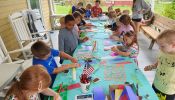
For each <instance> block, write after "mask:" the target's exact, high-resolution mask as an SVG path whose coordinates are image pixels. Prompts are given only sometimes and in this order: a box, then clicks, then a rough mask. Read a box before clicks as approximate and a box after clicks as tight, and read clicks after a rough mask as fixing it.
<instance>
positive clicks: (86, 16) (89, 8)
mask: <svg viewBox="0 0 175 100" xmlns="http://www.w3.org/2000/svg"><path fill="white" fill-rule="evenodd" d="M91 9H92V5H91V4H87V5H86V14H85V18H87V19H89V18H90V17H91Z"/></svg>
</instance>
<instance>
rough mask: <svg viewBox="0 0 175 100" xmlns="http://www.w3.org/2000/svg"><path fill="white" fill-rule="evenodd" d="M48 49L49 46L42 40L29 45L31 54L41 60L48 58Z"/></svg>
mask: <svg viewBox="0 0 175 100" xmlns="http://www.w3.org/2000/svg"><path fill="white" fill-rule="evenodd" d="M50 50H51V49H50V47H49V46H48V45H47V44H46V43H44V42H43V41H37V42H35V43H34V44H33V45H32V47H31V51H32V54H33V55H34V56H35V57H37V58H39V59H43V60H46V59H48V57H49V56H50Z"/></svg>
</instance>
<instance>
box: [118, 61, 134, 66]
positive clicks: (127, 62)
mask: <svg viewBox="0 0 175 100" xmlns="http://www.w3.org/2000/svg"><path fill="white" fill-rule="evenodd" d="M131 63H132V62H130V61H124V62H118V63H116V64H120V65H121V64H124V65H125V64H131Z"/></svg>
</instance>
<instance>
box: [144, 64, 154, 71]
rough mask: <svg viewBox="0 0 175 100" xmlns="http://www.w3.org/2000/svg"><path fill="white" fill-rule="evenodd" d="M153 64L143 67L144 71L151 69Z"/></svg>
mask: <svg viewBox="0 0 175 100" xmlns="http://www.w3.org/2000/svg"><path fill="white" fill-rule="evenodd" d="M153 67H154V65H148V66H146V67H145V68H144V71H151V70H152V69H153Z"/></svg>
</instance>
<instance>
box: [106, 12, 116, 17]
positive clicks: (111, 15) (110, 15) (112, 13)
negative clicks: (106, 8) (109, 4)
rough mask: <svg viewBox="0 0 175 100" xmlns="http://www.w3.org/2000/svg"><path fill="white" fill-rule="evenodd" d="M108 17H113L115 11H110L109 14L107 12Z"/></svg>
mask: <svg viewBox="0 0 175 100" xmlns="http://www.w3.org/2000/svg"><path fill="white" fill-rule="evenodd" d="M108 17H109V18H115V17H116V13H115V11H110V12H109V14H108Z"/></svg>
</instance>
